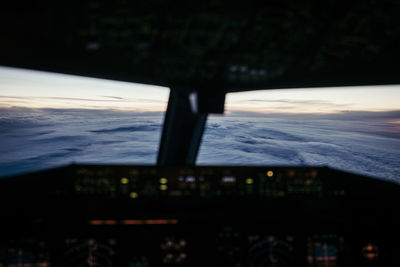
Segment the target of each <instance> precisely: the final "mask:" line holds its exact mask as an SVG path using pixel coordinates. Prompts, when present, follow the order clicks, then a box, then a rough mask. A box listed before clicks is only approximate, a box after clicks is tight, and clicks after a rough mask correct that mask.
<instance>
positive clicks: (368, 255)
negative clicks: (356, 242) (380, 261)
mask: <svg viewBox="0 0 400 267" xmlns="http://www.w3.org/2000/svg"><path fill="white" fill-rule="evenodd" d="M362 254H363V256H364V258H365V259H367V260H374V259H376V258H377V257H378V254H379V251H378V247H377V246H375V245H374V244H371V243H369V244H367V245H366V246H364V247H363V249H362Z"/></svg>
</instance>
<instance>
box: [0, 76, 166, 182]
mask: <svg viewBox="0 0 400 267" xmlns="http://www.w3.org/2000/svg"><path fill="white" fill-rule="evenodd" d="M0 80H1V82H0V92H1V93H0V140H1V144H0V176H8V175H13V174H19V173H25V172H31V171H36V170H41V169H47V168H52V167H58V166H63V165H67V164H71V163H85V162H86V163H94V164H115V163H120V164H155V163H156V158H157V150H158V145H159V140H160V136H161V129H162V121H163V118H164V113H165V110H166V107H167V102H168V94H169V89H168V88H163V87H157V86H148V85H141V84H132V83H124V82H116V81H109V80H101V79H92V78H84V77H77V76H70V75H61V74H53V73H45V72H38V71H27V70H17V69H12V68H0Z"/></svg>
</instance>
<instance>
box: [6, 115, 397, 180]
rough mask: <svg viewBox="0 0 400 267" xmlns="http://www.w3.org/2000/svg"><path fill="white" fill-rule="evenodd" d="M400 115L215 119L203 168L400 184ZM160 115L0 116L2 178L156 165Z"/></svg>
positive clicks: (202, 157)
mask: <svg viewBox="0 0 400 267" xmlns="http://www.w3.org/2000/svg"><path fill="white" fill-rule="evenodd" d="M399 115H400V114H399V112H369V113H368V112H349V113H341V114H335V115H310V114H301V115H288V114H286V115H283V114H271V115H268V116H267V115H265V114H264V115H263V114H255V113H243V112H236V113H231V114H228V115H226V116H223V117H219V116H211V117H210V118H209V120H208V124H207V128H206V131H205V136H204V139H203V141H202V146H201V149H200V154H199V157H198V161H197V162H198V164H203V165H204V164H210V165H218V164H223V165H302V166H304V165H306V166H321V165H328V166H331V167H334V168H338V169H342V170H347V171H351V172H356V173H360V174H366V175H370V176H375V177H380V178H384V179H390V180H397V181H398V182H400V177H399V173H400V131H399V124H398V123H397V120H398V118H399V117H400V116H399ZM163 116H164V115H163V113H137V112H120V111H107V110H96V111H94V110H70V109H63V110H60V109H22V108H21V109H16V108H13V109H0V140H1V144H0V176H7V175H12V174H17V173H23V172H29V171H34V170H38V169H44V168H50V167H55V166H60V165H65V164H69V163H71V162H76V163H124V164H130V163H131V164H154V163H155V162H156V157H157V150H158V145H159V140H160V136H161V124H162V121H163Z"/></svg>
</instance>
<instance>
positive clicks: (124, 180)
mask: <svg viewBox="0 0 400 267" xmlns="http://www.w3.org/2000/svg"><path fill="white" fill-rule="evenodd" d="M127 183H129V180H128V178H121V184H127Z"/></svg>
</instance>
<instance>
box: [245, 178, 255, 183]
mask: <svg viewBox="0 0 400 267" xmlns="http://www.w3.org/2000/svg"><path fill="white" fill-rule="evenodd" d="M253 183H254V180H253V178H247V179H246V184H253Z"/></svg>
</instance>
